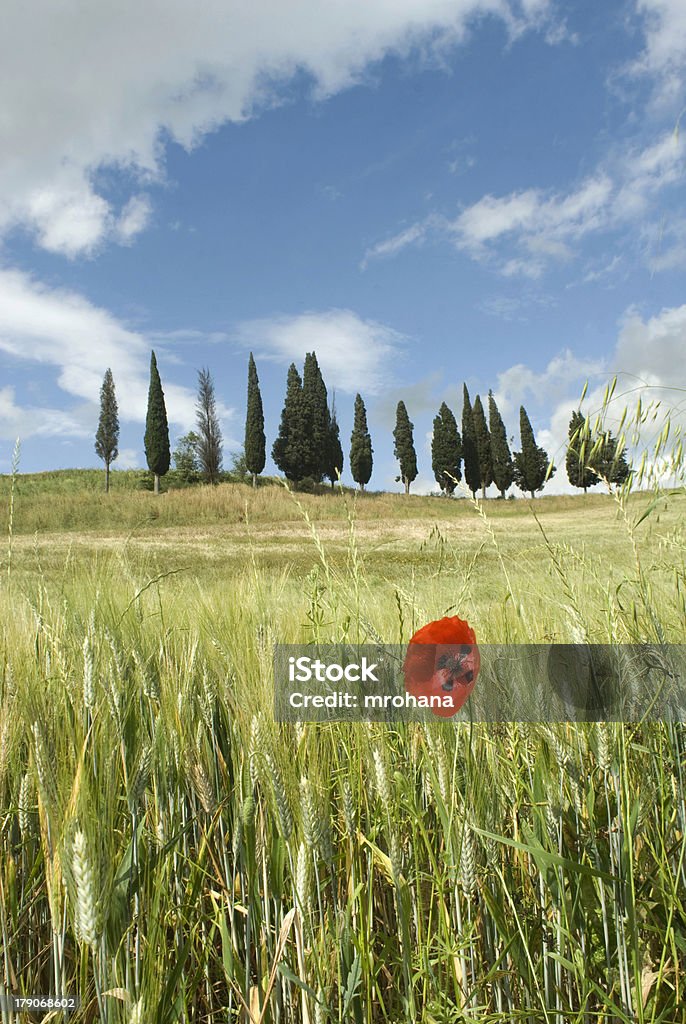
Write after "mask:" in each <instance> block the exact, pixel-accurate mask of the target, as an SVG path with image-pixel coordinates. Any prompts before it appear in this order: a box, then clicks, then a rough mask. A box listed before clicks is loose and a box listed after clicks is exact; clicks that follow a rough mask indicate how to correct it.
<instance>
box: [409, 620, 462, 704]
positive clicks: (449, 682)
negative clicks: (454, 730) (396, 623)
mask: <svg viewBox="0 0 686 1024" xmlns="http://www.w3.org/2000/svg"><path fill="white" fill-rule="evenodd" d="M480 667H481V659H480V657H479V648H478V647H477V646H476V635H475V633H474V630H473V629H472V628H471V626H470V625H469V623H468V622H465V620H464V619H460V618H458V617H457V615H453V616H452V617H451V618H445V619H438V620H437V621H436V622H429V623H428V624H427V625H426V626H422V628H421V629H418V630H417V632H416V633H415V634H414V636H413V637H412V639H411V640H410V643H409V645H408V648H407V653H406V655H405V664H404V665H403V671H404V673H405V691H406V692H407V693H409V694H412V695H413V696H414V697H417V698H419V697H426V698H429V701H428V703H427V704H422V706H425V707H430V708H431V710H432V712H433V713H434V714H435V715H439V716H440V717H441V718H452V716H453V715H455V714H457V712H458V711H459V710H460V708H461V707H462V705H463V704H464V702H465V701H466V700H467V698H468V697H469V695H470V693H471V692H472V690H473V689H474V687H475V685H476V677H477V675H478V674H479V668H480ZM431 698H434V699H433V700H431ZM436 698H439V699H438V700H436Z"/></svg>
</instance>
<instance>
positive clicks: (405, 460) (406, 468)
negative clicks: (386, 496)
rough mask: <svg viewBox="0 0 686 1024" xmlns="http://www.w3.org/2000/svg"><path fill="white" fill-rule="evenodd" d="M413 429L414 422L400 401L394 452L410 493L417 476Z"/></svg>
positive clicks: (407, 492)
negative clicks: (411, 485)
mask: <svg viewBox="0 0 686 1024" xmlns="http://www.w3.org/2000/svg"><path fill="white" fill-rule="evenodd" d="M413 430H414V423H412V422H411V421H410V417H409V416H408V415H407V409H406V408H405V403H404V402H398V407H397V409H396V413H395V429H394V431H393V439H394V441H395V445H394V449H393V452H394V455H395V457H396V459H397V460H398V462H399V463H400V479H401V480H402V482H403V484H404V486H405V494H409V493H410V484H411V483H412V481H413V480H414V479H416V477H417V453H416V452H415V449H414V437H413V434H412V431H413Z"/></svg>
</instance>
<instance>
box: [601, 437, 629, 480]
mask: <svg viewBox="0 0 686 1024" xmlns="http://www.w3.org/2000/svg"><path fill="white" fill-rule="evenodd" d="M593 468H594V469H595V470H596V472H597V473H598V475H599V476H600V477H601V478H602V479H603V480H606V481H607V483H609V484H616V485H617V486H619V487H621V485H622V484H623V483H624V482H625V481H626V480H628V478H629V475H630V474H631V468H630V466H629V463H628V462H627V461H626V455H625V453H624V448H621V449H620V448H619V441H618V440H617V438H616V437H613V435H612V432H611V431H609V430H608V431H607V433H606V434H603V435H602V438H601V442H600V448H599V450H598V452H597V453H596V454H595V455H593Z"/></svg>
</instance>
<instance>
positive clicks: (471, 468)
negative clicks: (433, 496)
mask: <svg viewBox="0 0 686 1024" xmlns="http://www.w3.org/2000/svg"><path fill="white" fill-rule="evenodd" d="M462 458H463V460H464V478H465V482H466V484H467V487H468V488H469V490H470V491H471V492H472V497H474V498H476V492H477V491H478V490H479V488H480V487H481V470H480V467H479V450H478V448H477V444H476V434H475V430H474V412H473V410H472V403H471V401H470V399H469V391H468V390H467V385H466V384H465V385H463V388H462Z"/></svg>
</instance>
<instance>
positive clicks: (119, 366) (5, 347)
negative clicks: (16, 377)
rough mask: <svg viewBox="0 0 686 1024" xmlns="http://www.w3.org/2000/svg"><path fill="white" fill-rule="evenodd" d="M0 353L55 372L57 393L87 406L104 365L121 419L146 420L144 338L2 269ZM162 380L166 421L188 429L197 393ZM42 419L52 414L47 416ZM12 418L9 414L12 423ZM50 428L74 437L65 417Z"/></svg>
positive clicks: (79, 301) (66, 295) (81, 301)
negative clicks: (115, 395)
mask: <svg viewBox="0 0 686 1024" xmlns="http://www.w3.org/2000/svg"><path fill="white" fill-rule="evenodd" d="M0 351H3V352H6V353H8V355H10V356H12V357H14V358H15V359H16V360H17V361H23V362H31V363H39V364H43V365H45V366H49V367H54V368H55V369H56V370H57V384H58V385H59V387H60V388H61V389H62V390H63V391H66V392H67V393H68V394H70V395H72V396H74V397H75V398H78V399H81V400H85V401H86V402H97V401H98V396H99V393H100V385H101V384H102V378H103V374H104V372H105V370H106V369H107V367H108V366H109V367H111V369H112V373H113V375H114V379H115V385H116V388H117V396H118V402H119V412H120V418H121V419H122V420H132V421H136V422H142V421H144V419H145V412H146V407H147V393H148V373H149V360H150V344H149V341H148V339H146V338H145V337H143V335H141V334H138V333H136V332H135V331H131V330H129V329H128V328H127V327H125V326H124V325H123V324H121V323H120V322H119V321H118V320H117V319H116V318H115V317H113V316H112V315H111V314H110V313H108V312H107V311H106V310H104V309H101V308H99V307H98V306H94V305H92V304H91V303H90V302H88V300H87V299H85V298H83V296H81V295H78V294H76V293H75V292H70V291H66V290H62V289H51V288H48V287H47V286H45V285H43V284H41V283H39V282H38V281H36V280H35V279H34V278H32V277H30V276H29V275H27V274H24V273H22V272H20V271H18V270H0ZM158 355H159V353H158ZM162 362H163V360H162ZM162 375H163V387H164V392H165V398H166V404H167V413H168V416H169V419H170V422H172V423H177V424H179V425H180V426H182V427H183V428H184V429H188V428H189V427H190V426H192V424H193V423H194V422H195V393H194V391H193V390H191V389H190V388H187V387H183V386H180V385H177V384H173V383H165V381H164V373H163V374H162ZM10 397H11V396H10ZM6 401H7V399H6ZM44 412H45V414H46V416H47V415H52V414H51V413H50V410H44ZM219 412H220V415H221V416H222V417H223V418H225V419H228V418H229V417H230V416H231V410H228V409H225V408H224V407H223V406H220V409H219ZM12 415H14V414H13V413H11V409H10V411H9V412H8V416H9V418H10V419H11V416H12ZM61 415H63V414H61ZM55 422H56V423H57V424H60V423H61V424H62V426H61V428H60V430H59V431H57V432H64V433H69V432H73V431H72V428H71V427H70V425H69V424H70V422H71V420H70V419H69V417H68V416H67V418H66V419H65V420H60V418H59V416H57V418H56V420H55Z"/></svg>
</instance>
